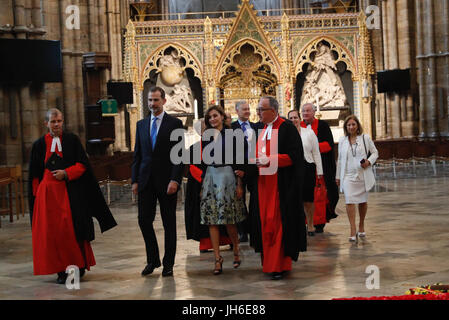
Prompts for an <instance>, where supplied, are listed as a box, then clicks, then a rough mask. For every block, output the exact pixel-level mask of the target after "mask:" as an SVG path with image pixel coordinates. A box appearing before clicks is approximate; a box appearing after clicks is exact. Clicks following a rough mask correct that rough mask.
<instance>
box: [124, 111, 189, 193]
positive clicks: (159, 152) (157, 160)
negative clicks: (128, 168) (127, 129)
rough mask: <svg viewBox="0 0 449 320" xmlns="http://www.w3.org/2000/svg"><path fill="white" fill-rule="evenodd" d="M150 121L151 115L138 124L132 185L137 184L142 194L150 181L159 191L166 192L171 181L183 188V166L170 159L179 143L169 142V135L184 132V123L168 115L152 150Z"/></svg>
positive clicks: (165, 116)
mask: <svg viewBox="0 0 449 320" xmlns="http://www.w3.org/2000/svg"><path fill="white" fill-rule="evenodd" d="M150 121H151V115H150V116H148V117H147V118H145V119H142V120H140V121H138V122H137V127H136V144H135V147H134V161H133V164H132V183H138V184H139V191H142V190H144V189H145V187H146V186H147V184H148V182H149V181H150V179H151V180H153V181H155V182H156V184H155V185H156V187H157V189H159V190H160V191H161V192H164V191H166V190H167V187H168V184H169V182H170V181H172V180H173V181H176V182H178V184H179V185H181V180H182V173H183V169H184V165H183V164H182V163H181V164H179V165H175V164H173V163H172V161H171V160H170V151H171V149H172V147H173V146H175V145H176V144H178V143H180V140H178V141H170V134H171V133H172V131H173V130H175V129H183V126H182V121H181V120H179V119H178V118H175V117H172V116H170V115H168V114H167V113H165V114H164V117H163V118H162V122H161V127H160V128H159V131H158V134H157V138H156V145H155V148H154V150H153V149H152V142H151V136H150ZM182 147H184V146H182ZM182 149H183V148H182Z"/></svg>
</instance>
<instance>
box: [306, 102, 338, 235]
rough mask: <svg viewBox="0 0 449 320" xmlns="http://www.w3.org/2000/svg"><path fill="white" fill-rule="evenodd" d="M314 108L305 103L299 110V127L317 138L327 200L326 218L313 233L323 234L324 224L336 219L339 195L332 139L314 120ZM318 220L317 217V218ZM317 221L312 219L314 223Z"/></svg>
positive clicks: (321, 121)
mask: <svg viewBox="0 0 449 320" xmlns="http://www.w3.org/2000/svg"><path fill="white" fill-rule="evenodd" d="M315 111H316V107H315V106H314V105H313V104H311V103H306V104H305V105H303V106H302V108H301V115H302V120H303V121H301V127H303V128H311V129H312V130H313V132H314V133H315V135H316V136H317V137H318V143H319V147H320V153H321V162H322V164H323V179H324V181H325V184H326V189H327V197H328V200H329V203H328V205H327V206H326V217H323V219H322V220H323V221H322V222H321V223H318V224H316V225H315V232H316V233H322V232H324V226H325V224H326V222H329V221H330V220H331V219H334V218H336V217H337V214H336V213H335V208H336V207H337V203H338V199H339V193H338V187H337V183H336V182H335V173H336V171H337V168H336V162H335V154H334V137H333V135H332V131H331V129H330V127H329V125H328V124H327V122H325V121H323V120H318V119H316V118H315ZM317 218H318V219H319V217H317ZM316 221H317V220H316V219H315V217H314V222H316Z"/></svg>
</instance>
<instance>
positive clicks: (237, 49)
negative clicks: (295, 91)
mask: <svg viewBox="0 0 449 320" xmlns="http://www.w3.org/2000/svg"><path fill="white" fill-rule="evenodd" d="M246 44H249V45H251V46H252V47H253V48H254V53H255V54H259V55H261V56H262V62H261V63H260V65H267V66H269V67H270V71H271V74H273V75H274V76H276V79H277V81H279V80H280V79H282V77H281V75H282V73H281V70H282V68H281V66H280V64H279V61H278V60H277V59H276V58H275V57H273V56H271V55H270V54H269V51H270V50H267V49H266V48H265V46H264V45H262V44H261V43H259V42H257V41H255V40H252V39H247V38H246V39H242V40H240V41H239V42H237V43H236V44H234V45H233V46H232V47H231V48H229V49H228V50H227V51H226V52H223V54H222V55H221V57H220V58H219V60H218V62H217V68H216V71H215V72H216V73H215V83H216V84H220V81H221V79H222V78H223V77H224V76H226V70H227V68H228V67H230V66H232V65H233V58H234V57H235V56H236V55H238V54H240V53H241V48H242V47H243V46H244V45H246Z"/></svg>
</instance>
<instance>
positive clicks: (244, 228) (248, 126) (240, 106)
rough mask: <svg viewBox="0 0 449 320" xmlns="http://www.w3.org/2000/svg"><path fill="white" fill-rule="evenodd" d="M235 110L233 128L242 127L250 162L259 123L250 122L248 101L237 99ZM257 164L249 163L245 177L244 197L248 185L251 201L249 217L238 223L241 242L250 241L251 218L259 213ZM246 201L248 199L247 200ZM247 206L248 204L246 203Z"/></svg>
mask: <svg viewBox="0 0 449 320" xmlns="http://www.w3.org/2000/svg"><path fill="white" fill-rule="evenodd" d="M235 111H236V112H237V116H238V119H237V121H234V122H233V123H232V124H231V127H232V129H234V130H236V129H241V130H242V131H243V134H244V135H245V140H246V142H247V145H248V148H247V149H246V150H245V160H246V161H245V163H248V159H249V158H251V152H250V150H251V148H255V146H256V141H257V138H256V137H257V129H258V126H257V124H255V123H253V122H250V121H249V117H250V115H251V110H250V108H249V104H248V103H247V102H246V101H237V102H236V104H235ZM253 157H254V156H253ZM257 175H258V171H257V166H256V165H249V166H248V170H247V174H246V176H244V177H242V178H243V187H244V197H243V199H246V198H245V193H246V192H245V191H246V187H247V188H248V191H249V193H250V201H249V206H248V209H249V210H248V212H249V219H247V220H245V221H243V222H242V223H239V224H238V225H237V227H238V231H239V237H240V242H248V232H250V229H251V226H250V223H249V220H250V219H251V216H252V215H254V214H259V210H258V205H257V202H258V200H257V199H258V198H257ZM245 202H246V201H245ZM245 207H246V204H245Z"/></svg>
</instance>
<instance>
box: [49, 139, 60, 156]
mask: <svg viewBox="0 0 449 320" xmlns="http://www.w3.org/2000/svg"><path fill="white" fill-rule="evenodd" d="M56 147H58V150H59V152H62V145H61V139H59V137H55V136H53V140H52V141H51V149H50V152H55V150H56Z"/></svg>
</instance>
